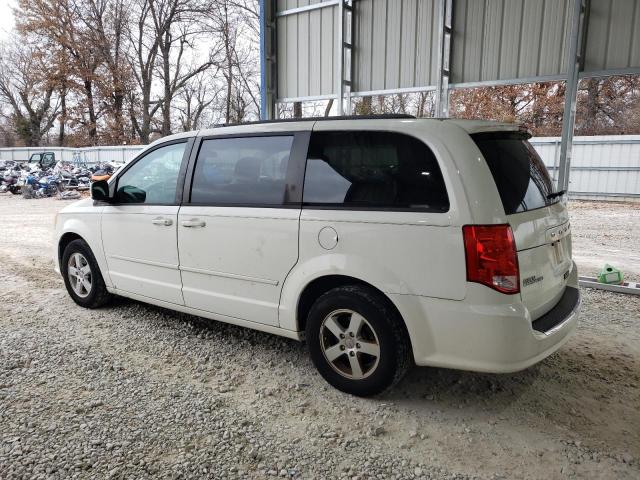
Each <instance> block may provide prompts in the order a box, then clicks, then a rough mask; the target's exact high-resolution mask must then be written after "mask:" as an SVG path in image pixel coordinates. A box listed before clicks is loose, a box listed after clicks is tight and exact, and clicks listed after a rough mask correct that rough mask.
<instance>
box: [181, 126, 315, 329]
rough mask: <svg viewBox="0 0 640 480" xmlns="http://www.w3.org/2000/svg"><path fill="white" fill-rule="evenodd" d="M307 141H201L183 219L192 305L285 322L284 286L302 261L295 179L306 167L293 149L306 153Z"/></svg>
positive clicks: (289, 137)
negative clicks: (282, 307)
mask: <svg viewBox="0 0 640 480" xmlns="http://www.w3.org/2000/svg"><path fill="white" fill-rule="evenodd" d="M307 138H308V136H304V135H300V134H298V135H295V134H282V135H280V134H278V135H273V134H270V135H262V136H243V137H231V138H215V137H213V138H205V139H203V140H202V142H201V144H200V146H199V149H198V155H197V159H196V163H195V167H194V168H193V169H192V170H193V175H192V178H193V180H192V182H191V189H190V192H185V193H186V194H187V197H186V200H187V201H186V202H185V203H183V206H182V208H181V209H180V213H179V215H178V245H179V253H180V270H181V272H182V283H183V296H184V301H185V305H187V306H189V307H193V308H197V309H199V310H204V311H207V312H211V313H215V314H218V315H224V316H229V317H235V318H240V319H243V320H249V321H252V322H258V323H263V324H268V325H277V324H278V304H279V299H280V291H281V289H282V284H283V282H284V280H285V278H286V276H287V274H288V273H289V271H290V270H291V268H292V267H293V266H294V265H295V263H296V262H297V260H298V224H299V217H300V203H299V198H298V199H297V200H296V198H294V197H296V196H297V195H298V192H292V185H295V182H291V181H289V180H288V179H290V178H291V177H292V176H295V175H298V174H299V173H300V170H299V169H300V168H304V167H303V163H298V162H295V161H294V157H295V156H296V155H297V154H295V153H294V154H292V153H291V152H292V150H293V151H294V152H297V151H298V146H299V148H300V149H304V150H305V151H306V144H305V141H306V139H307ZM300 151H302V150H300ZM296 160H297V159H296ZM301 165H302V167H300V166H301ZM300 177H301V175H300ZM293 188H295V187H293Z"/></svg>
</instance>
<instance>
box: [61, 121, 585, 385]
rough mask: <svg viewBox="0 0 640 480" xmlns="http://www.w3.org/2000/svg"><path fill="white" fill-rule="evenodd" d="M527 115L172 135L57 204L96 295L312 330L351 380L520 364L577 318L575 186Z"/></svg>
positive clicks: (77, 294)
mask: <svg viewBox="0 0 640 480" xmlns="http://www.w3.org/2000/svg"><path fill="white" fill-rule="evenodd" d="M529 136H530V135H529V134H528V133H527V132H526V131H524V130H522V129H521V128H519V127H518V126H517V125H513V124H503V123H495V122H487V121H469V120H436V119H416V118H412V117H408V116H401V115H393V116H384V117H375V118H371V117H366V118H363V117H350V118H344V117H341V118H327V119H309V120H299V121H276V122H258V123H255V124H247V125H239V126H226V127H219V128H214V129H210V130H201V131H198V132H188V133H181V134H178V135H172V136H170V137H166V138H162V139H160V140H158V141H156V142H154V143H153V144H151V145H149V146H148V147H147V148H145V149H144V151H142V152H141V153H140V154H139V155H138V156H137V157H136V158H135V159H134V160H132V161H131V162H130V163H129V164H127V165H126V166H125V167H124V168H122V169H120V170H119V171H118V172H117V174H116V175H114V176H113V177H112V178H111V179H110V180H109V181H108V182H105V181H101V182H96V183H94V184H93V187H92V197H93V198H92V199H86V200H82V201H79V202H78V203H75V204H73V205H70V206H68V207H66V208H64V209H63V210H62V211H61V212H60V214H59V215H58V217H57V221H56V242H55V261H56V268H57V271H58V272H60V273H61V274H62V277H63V278H64V281H65V284H66V287H67V290H68V291H69V295H70V296H71V298H72V299H73V300H74V301H75V302H76V303H78V304H79V305H81V306H83V307H87V308H95V307H99V306H101V305H103V304H105V302H107V301H108V300H109V298H110V297H111V296H112V295H122V296H125V297H130V298H133V299H136V300H140V301H142V302H147V303H151V304H155V305H159V306H162V307H165V308H169V309H172V310H178V311H181V312H187V313H190V314H193V315H198V316H201V317H206V318H210V319H213V320H220V321H224V322H228V323H232V324H235V325H240V326H244V327H250V328H255V329H258V330H263V331H265V332H270V333H273V334H277V335H283V336H286V337H290V338H295V339H298V340H302V339H304V340H306V342H307V345H308V348H309V351H310V355H311V358H312V360H313V362H314V364H315V365H316V367H317V369H318V370H319V372H320V374H321V375H322V376H323V377H324V378H325V379H326V380H327V381H328V382H329V383H330V384H332V385H333V386H335V387H336V388H338V389H340V390H343V391H345V392H349V393H352V394H355V395H373V394H376V393H379V392H381V391H383V390H385V389H387V388H389V387H390V386H392V385H393V384H394V383H395V382H397V381H398V380H399V379H400V378H401V377H402V375H403V374H404V373H405V371H406V370H407V368H409V367H410V366H411V365H413V364H414V363H415V364H417V365H430V366H438V367H446V368H457V369H465V370H475V371H481V372H513V371H517V370H521V369H524V368H526V367H528V366H530V365H532V364H534V363H536V362H539V361H540V360H542V359H544V358H545V357H547V356H548V355H550V354H551V353H552V352H554V351H555V350H557V349H558V348H559V347H560V346H561V345H562V344H563V343H564V342H565V341H566V340H567V339H568V338H569V335H570V334H571V333H572V331H573V330H574V328H575V326H576V323H577V314H578V308H579V304H580V295H579V291H578V282H577V270H576V265H575V263H574V262H573V261H572V259H571V228H570V225H569V215H568V213H567V208H566V200H565V198H564V197H563V192H554V191H553V187H552V182H551V180H550V178H549V174H548V172H547V170H546V168H545V167H544V164H543V163H542V161H541V160H540V157H539V156H538V155H537V154H536V152H535V150H534V149H533V148H532V147H531V145H530V144H529V142H528V141H527V139H528V138H529Z"/></svg>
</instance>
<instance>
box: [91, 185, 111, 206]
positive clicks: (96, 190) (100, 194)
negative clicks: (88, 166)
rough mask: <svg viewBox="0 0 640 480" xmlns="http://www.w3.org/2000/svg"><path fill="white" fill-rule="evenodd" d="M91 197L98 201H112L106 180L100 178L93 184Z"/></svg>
mask: <svg viewBox="0 0 640 480" xmlns="http://www.w3.org/2000/svg"><path fill="white" fill-rule="evenodd" d="M91 198H93V199H94V200H95V201H97V202H107V203H108V202H111V200H112V198H111V197H110V196H109V184H108V183H107V181H106V180H98V181H97V182H93V183H92V184H91Z"/></svg>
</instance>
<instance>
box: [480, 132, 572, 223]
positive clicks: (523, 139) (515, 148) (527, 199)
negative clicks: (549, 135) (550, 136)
mask: <svg viewBox="0 0 640 480" xmlns="http://www.w3.org/2000/svg"><path fill="white" fill-rule="evenodd" d="M472 138H473V140H474V141H475V142H476V145H477V146H478V148H479V149H480V151H481V152H482V155H483V156H484V159H485V161H486V162H487V165H488V166H489V170H491V175H492V176H493V180H494V181H495V182H496V187H497V188H498V193H499V194H500V199H501V200H502V205H503V207H504V211H505V213H506V214H507V215H510V214H513V213H519V212H526V211H528V210H535V209H537V208H542V207H546V206H548V205H551V204H553V203H556V202H558V201H560V200H559V198H558V197H555V198H552V199H549V198H548V196H549V194H551V193H553V183H552V182H551V178H550V177H549V172H548V171H547V168H546V167H545V166H544V163H543V162H542V159H541V158H540V156H539V155H538V152H536V151H535V149H534V148H533V147H532V146H531V144H530V143H529V142H528V141H527V139H528V138H529V135H528V134H526V133H520V132H491V133H479V134H475V135H472Z"/></svg>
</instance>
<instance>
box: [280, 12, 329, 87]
mask: <svg viewBox="0 0 640 480" xmlns="http://www.w3.org/2000/svg"><path fill="white" fill-rule="evenodd" d="M313 3H319V1H318V0H316V1H314V0H280V1H279V2H278V11H282V10H288V9H291V8H297V7H303V6H306V5H309V4H313ZM276 22H277V27H276V28H277V31H278V40H277V66H278V98H295V97H309V96H321V95H332V94H335V93H336V92H335V83H336V82H335V79H334V72H337V68H338V65H337V64H336V62H337V56H336V55H335V52H336V48H337V46H338V38H337V31H338V30H337V29H338V8H337V7H336V6H332V7H325V8H321V9H317V10H311V11H308V12H302V13H299V14H295V15H287V16H285V17H278V18H277V20H276Z"/></svg>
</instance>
